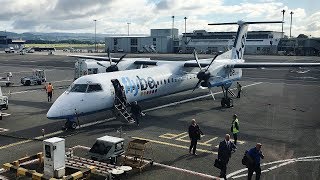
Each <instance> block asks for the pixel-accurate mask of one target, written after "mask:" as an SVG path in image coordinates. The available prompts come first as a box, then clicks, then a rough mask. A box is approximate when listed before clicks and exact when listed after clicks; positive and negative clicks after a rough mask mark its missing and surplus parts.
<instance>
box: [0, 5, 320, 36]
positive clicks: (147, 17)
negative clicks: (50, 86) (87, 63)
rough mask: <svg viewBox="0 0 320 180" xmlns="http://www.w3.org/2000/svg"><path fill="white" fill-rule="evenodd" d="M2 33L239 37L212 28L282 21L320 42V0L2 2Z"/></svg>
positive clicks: (278, 26)
mask: <svg viewBox="0 0 320 180" xmlns="http://www.w3.org/2000/svg"><path fill="white" fill-rule="evenodd" d="M0 4H1V11H0V31H4V30H6V31H12V32H18V33H22V32H70V33H94V29H95V22H94V21H93V20H94V19H96V20H97V21H96V28H97V33H106V34H127V32H128V24H127V23H128V22H129V23H130V26H129V27H130V34H150V29H157V28H171V27H172V16H175V18H174V27H175V28H178V29H179V33H180V34H181V33H183V32H184V31H185V28H184V22H185V20H184V17H187V32H193V31H194V30H199V29H204V30H207V31H236V28H237V27H236V26H208V23H217V22H236V21H238V20H244V21H269V20H271V21H273V20H282V12H281V11H282V10H285V14H284V21H285V23H284V32H285V34H286V35H289V29H290V12H293V15H292V35H293V36H297V35H299V34H305V35H308V36H312V37H320V0H303V1H301V0H282V1H278V0H250V1H249V0H0ZM249 30H270V31H280V32H281V24H268V25H252V26H250V27H249Z"/></svg>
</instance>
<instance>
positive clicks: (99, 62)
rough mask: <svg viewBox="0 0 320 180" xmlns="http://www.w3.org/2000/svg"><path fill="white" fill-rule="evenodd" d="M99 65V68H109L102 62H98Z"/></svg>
mask: <svg viewBox="0 0 320 180" xmlns="http://www.w3.org/2000/svg"><path fill="white" fill-rule="evenodd" d="M97 64H98V65H99V66H102V67H105V68H108V67H107V66H105V65H103V64H101V63H100V62H97Z"/></svg>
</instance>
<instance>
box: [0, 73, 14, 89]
mask: <svg viewBox="0 0 320 180" xmlns="http://www.w3.org/2000/svg"><path fill="white" fill-rule="evenodd" d="M11 77H12V73H11V72H8V73H6V77H0V86H7V87H9V86H10V85H12V84H13V82H11V81H10V78H11Z"/></svg>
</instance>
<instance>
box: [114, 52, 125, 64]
mask: <svg viewBox="0 0 320 180" xmlns="http://www.w3.org/2000/svg"><path fill="white" fill-rule="evenodd" d="M126 55H127V54H124V55H123V56H121V57H120V59H119V61H118V62H117V63H116V66H117V65H118V64H119V62H120V61H121V60H122V59H123V58H124V57H126Z"/></svg>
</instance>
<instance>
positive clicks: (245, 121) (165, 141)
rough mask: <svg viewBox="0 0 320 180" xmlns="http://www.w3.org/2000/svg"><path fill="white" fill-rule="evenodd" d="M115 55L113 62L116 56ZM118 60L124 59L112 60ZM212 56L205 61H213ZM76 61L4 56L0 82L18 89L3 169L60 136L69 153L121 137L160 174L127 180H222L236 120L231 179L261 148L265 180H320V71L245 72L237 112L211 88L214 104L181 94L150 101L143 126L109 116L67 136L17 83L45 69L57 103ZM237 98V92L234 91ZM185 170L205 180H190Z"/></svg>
mask: <svg viewBox="0 0 320 180" xmlns="http://www.w3.org/2000/svg"><path fill="white" fill-rule="evenodd" d="M112 55H113V54H112ZM113 56H114V57H119V56H121V54H115V55H113ZM128 57H152V59H165V60H187V59H188V60H190V59H193V56H192V55H177V54H175V55H168V54H165V55H162V54H151V55H148V54H134V55H131V54H130V55H128ZM210 57H211V55H200V58H210ZM245 59H246V60H247V61H248V62H264V61H268V62H270V61H271V62H320V58H319V57H302V56H299V57H298V56H245ZM75 60H76V59H75V58H72V57H67V56H66V55H65V54H63V53H61V54H60V55H45V54H44V53H42V54H41V53H40V54H38V53H35V54H26V55H18V54H4V53H0V76H5V74H4V73H5V72H9V71H10V72H12V74H13V78H12V81H13V82H14V86H13V87H2V91H3V93H5V94H9V93H10V95H9V109H8V110H4V111H3V112H4V113H5V117H3V120H2V121H0V164H3V163H6V162H12V161H14V160H16V159H19V158H21V157H24V156H25V155H32V154H35V153H37V152H40V151H42V142H41V140H43V137H42V132H41V130H42V129H44V130H45V135H46V136H45V137H44V139H46V138H48V137H51V136H59V137H63V138H65V139H66V146H67V147H72V146H76V145H83V146H88V147H91V146H92V145H93V143H94V141H95V139H96V138H97V137H101V136H104V135H111V136H120V133H119V131H118V130H119V128H120V127H122V130H123V131H122V133H121V136H122V137H124V138H125V139H126V142H128V141H130V140H132V139H133V138H138V139H146V140H148V141H150V143H149V146H148V149H147V151H146V157H147V158H150V159H152V160H154V161H155V162H157V163H161V164H164V165H168V166H172V167H175V168H177V169H172V168H164V167H160V166H155V165H154V166H151V167H147V168H146V169H144V170H143V171H142V173H136V174H132V175H130V176H128V177H127V179H175V180H176V179H183V180H186V179H190V180H191V179H206V177H212V178H213V177H214V176H218V175H219V170H218V169H216V168H215V167H214V166H213V163H214V160H215V159H216V157H217V145H218V144H219V142H220V141H222V140H223V138H224V135H225V134H226V133H230V132H229V131H230V126H231V121H232V115H233V114H235V113H236V114H237V115H238V117H239V121H240V133H239V136H238V139H239V144H238V149H237V151H236V152H235V153H234V154H233V155H232V157H231V159H230V162H229V164H228V169H227V174H228V178H230V179H240V180H241V179H246V178H247V177H246V172H247V171H246V169H245V166H243V165H242V164H241V159H242V157H243V154H244V152H245V150H247V149H249V148H252V147H254V146H255V144H256V143H257V142H260V143H262V144H263V146H262V151H263V153H264V155H265V159H263V160H262V170H263V173H262V177H261V179H320V151H319V149H320V121H319V118H318V117H319V115H320V112H319V107H320V101H319V100H318V99H319V97H320V95H319V92H320V69H319V68H312V69H306V68H304V69H299V68H294V69H286V68H283V69H277V70H270V69H248V70H244V73H243V78H242V79H241V81H240V83H241V84H242V85H243V87H244V89H243V94H242V96H241V98H240V99H234V107H233V108H221V107H220V99H221V97H222V94H221V89H220V88H214V93H216V95H215V97H216V100H215V101H214V100H213V99H212V97H211V95H208V92H207V90H201V89H197V90H196V91H195V92H193V93H192V92H191V91H188V92H183V93H178V94H174V95H170V96H166V97H162V98H158V99H153V100H150V101H144V102H143V103H142V104H141V106H142V109H143V110H144V111H145V112H146V116H145V117H143V119H142V120H141V121H140V126H135V125H126V124H123V123H121V122H119V121H117V120H114V119H113V118H112V117H113V116H112V113H111V112H109V111H106V112H101V113H97V114H93V115H89V116H84V117H80V123H81V127H80V128H79V129H77V130H75V131H68V132H63V131H61V126H62V125H63V124H64V120H48V119H47V118H46V113H47V111H48V109H49V108H50V106H51V104H52V103H51V102H47V99H46V93H45V91H44V90H43V87H44V85H41V86H39V85H37V86H21V85H20V84H19V80H20V77H23V76H25V75H28V74H31V73H32V70H33V69H36V68H40V69H45V70H46V74H47V79H48V81H49V82H52V83H53V85H54V86H55V92H54V95H53V101H54V100H55V99H56V98H57V97H58V96H59V95H60V94H61V93H63V92H64V91H65V89H66V88H67V87H68V85H70V83H71V82H72V81H73V74H74V72H73V66H74V62H75ZM234 92H236V91H235V90H234ZM192 118H195V119H196V120H197V122H198V124H199V126H200V128H201V130H202V131H203V132H204V134H205V135H204V136H203V137H202V138H201V140H200V143H198V151H197V153H198V156H193V155H189V154H188V148H189V144H190V142H189V139H188V135H187V128H188V126H189V124H190V122H191V119H192ZM186 170H190V171H193V172H198V173H202V174H204V175H205V176H200V175H196V174H190V173H186Z"/></svg>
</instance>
